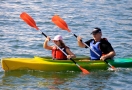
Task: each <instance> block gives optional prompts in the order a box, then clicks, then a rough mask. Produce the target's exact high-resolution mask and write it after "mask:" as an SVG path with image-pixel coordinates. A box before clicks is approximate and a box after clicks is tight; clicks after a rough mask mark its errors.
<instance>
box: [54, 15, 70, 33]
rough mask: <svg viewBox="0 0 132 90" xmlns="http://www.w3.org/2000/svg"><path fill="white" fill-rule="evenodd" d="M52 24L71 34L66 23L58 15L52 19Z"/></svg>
mask: <svg viewBox="0 0 132 90" xmlns="http://www.w3.org/2000/svg"><path fill="white" fill-rule="evenodd" d="M52 22H53V23H54V24H55V25H57V26H58V27H59V28H61V29H63V30H67V31H68V32H71V31H70V30H69V28H68V26H67V24H66V22H65V21H64V20H63V19H62V18H61V17H60V16H58V15H54V16H53V17H52Z"/></svg>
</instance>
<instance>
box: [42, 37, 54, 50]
mask: <svg viewBox="0 0 132 90" xmlns="http://www.w3.org/2000/svg"><path fill="white" fill-rule="evenodd" d="M49 41H50V38H49V37H47V38H46V39H45V41H44V44H43V48H45V49H48V50H52V46H49V45H48V42H49Z"/></svg>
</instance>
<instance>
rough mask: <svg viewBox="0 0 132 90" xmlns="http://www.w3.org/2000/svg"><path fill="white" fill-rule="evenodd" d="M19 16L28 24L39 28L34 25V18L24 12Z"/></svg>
mask: <svg viewBox="0 0 132 90" xmlns="http://www.w3.org/2000/svg"><path fill="white" fill-rule="evenodd" d="M20 18H21V19H22V20H24V22H25V23H27V24H28V25H29V26H31V27H33V28H35V29H36V30H39V28H38V27H37V26H36V23H35V21H34V19H33V18H32V17H31V16H29V15H28V14H27V13H26V12H22V13H21V14H20Z"/></svg>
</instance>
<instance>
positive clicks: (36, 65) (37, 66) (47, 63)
mask: <svg viewBox="0 0 132 90" xmlns="http://www.w3.org/2000/svg"><path fill="white" fill-rule="evenodd" d="M75 61H76V62H77V64H79V65H80V66H81V67H83V68H85V69H87V70H95V69H97V70H106V69H107V68H108V65H107V64H106V63H105V62H104V61H100V60H98V61H90V60H89V59H88V58H77V59H75ZM108 62H109V63H110V64H112V65H113V66H114V67H122V68H128V67H132V58H124V59H115V60H108ZM1 65H2V68H3V70H5V71H9V70H25V69H28V70H41V71H80V69H79V68H78V67H77V66H76V65H75V64H74V63H73V62H72V61H70V60H52V59H51V58H50V57H34V58H2V59H1Z"/></svg>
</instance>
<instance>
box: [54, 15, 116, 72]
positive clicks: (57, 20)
mask: <svg viewBox="0 0 132 90" xmlns="http://www.w3.org/2000/svg"><path fill="white" fill-rule="evenodd" d="M52 22H53V23H54V24H55V25H57V26H58V27H59V28H61V29H62V30H66V31H68V32H70V33H72V32H71V30H70V29H69V28H68V25H67V23H66V22H65V21H64V20H63V19H62V18H61V17H60V16H58V15H54V16H53V17H52ZM72 34H73V33H72ZM73 35H74V36H75V37H76V38H77V35H76V34H73ZM81 42H82V43H83V44H84V45H86V46H87V47H88V48H90V47H89V46H88V45H87V44H86V43H84V42H83V41H82V40H81ZM90 50H92V51H93V52H94V53H95V54H96V55H98V56H99V57H100V55H99V54H98V53H97V52H95V51H94V50H93V49H92V48H90ZM104 61H105V62H106V63H107V64H108V65H109V66H110V67H111V68H112V69H114V70H115V67H114V66H112V65H111V64H110V63H108V61H106V60H104Z"/></svg>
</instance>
